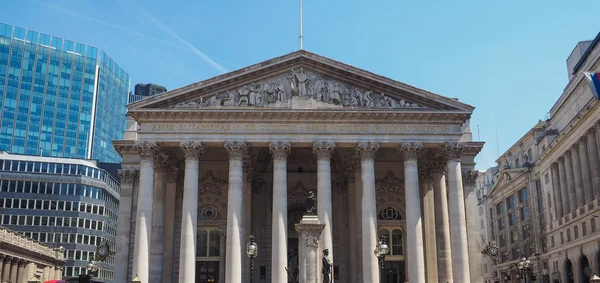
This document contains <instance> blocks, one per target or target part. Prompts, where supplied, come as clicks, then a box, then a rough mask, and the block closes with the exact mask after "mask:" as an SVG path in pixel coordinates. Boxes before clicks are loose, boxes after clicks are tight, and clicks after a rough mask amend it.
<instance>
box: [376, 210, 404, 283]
mask: <svg viewBox="0 0 600 283" xmlns="http://www.w3.org/2000/svg"><path fill="white" fill-rule="evenodd" d="M378 219H379V235H382V236H384V237H385V238H386V241H387V242H388V245H389V247H390V251H389V253H388V254H387V255H386V257H385V263H384V266H383V269H382V272H383V274H381V277H382V282H384V283H402V282H405V281H406V270H405V264H404V249H405V243H406V242H405V237H404V229H403V225H402V214H401V212H400V211H399V210H398V209H396V208H395V207H392V206H387V207H385V208H383V209H382V210H380V211H379V213H378Z"/></svg>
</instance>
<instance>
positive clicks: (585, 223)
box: [581, 222, 587, 236]
mask: <svg viewBox="0 0 600 283" xmlns="http://www.w3.org/2000/svg"><path fill="white" fill-rule="evenodd" d="M581 232H582V233H583V236H585V235H587V222H583V223H581Z"/></svg>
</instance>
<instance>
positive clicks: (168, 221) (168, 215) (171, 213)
mask: <svg viewBox="0 0 600 283" xmlns="http://www.w3.org/2000/svg"><path fill="white" fill-rule="evenodd" d="M178 174H179V172H178V168H176V167H172V166H171V167H169V168H167V189H166V192H165V229H164V230H165V231H164V237H165V244H164V252H165V253H164V261H163V276H162V283H171V282H173V263H174V261H175V260H174V251H175V210H176V209H177V205H176V203H177V177H178Z"/></svg>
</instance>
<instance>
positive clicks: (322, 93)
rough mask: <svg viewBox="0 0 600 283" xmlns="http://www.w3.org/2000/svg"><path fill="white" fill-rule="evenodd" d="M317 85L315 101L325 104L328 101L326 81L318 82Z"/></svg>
mask: <svg viewBox="0 0 600 283" xmlns="http://www.w3.org/2000/svg"><path fill="white" fill-rule="evenodd" d="M317 85H318V87H317V100H318V101H320V102H327V101H328V100H329V99H328V98H329V84H328V83H327V81H324V80H319V81H318V82H317Z"/></svg>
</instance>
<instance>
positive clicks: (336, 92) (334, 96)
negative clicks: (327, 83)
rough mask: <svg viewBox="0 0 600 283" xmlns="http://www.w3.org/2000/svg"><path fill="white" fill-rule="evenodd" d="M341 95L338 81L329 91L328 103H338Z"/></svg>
mask: <svg viewBox="0 0 600 283" xmlns="http://www.w3.org/2000/svg"><path fill="white" fill-rule="evenodd" d="M341 97H342V89H341V88H340V84H339V83H335V85H334V86H333V90H332V91H331V97H330V98H329V103H333V104H336V105H337V104H340V102H341V100H342V99H341Z"/></svg>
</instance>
